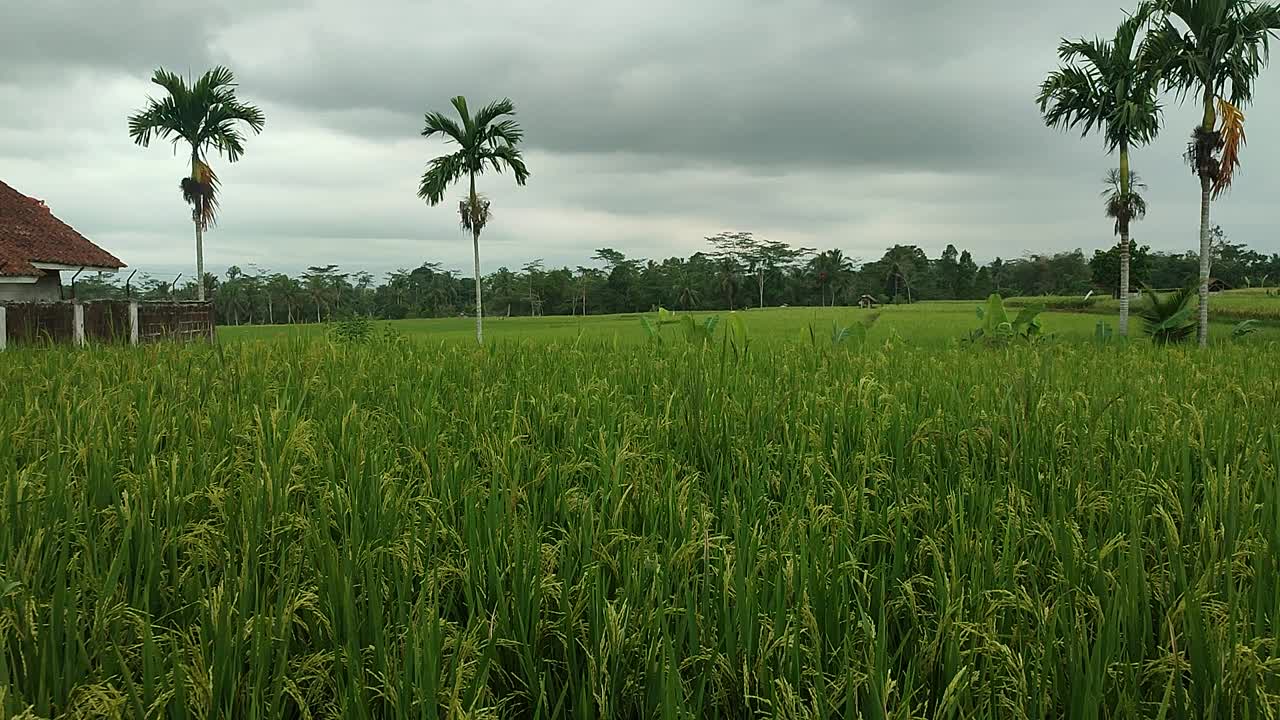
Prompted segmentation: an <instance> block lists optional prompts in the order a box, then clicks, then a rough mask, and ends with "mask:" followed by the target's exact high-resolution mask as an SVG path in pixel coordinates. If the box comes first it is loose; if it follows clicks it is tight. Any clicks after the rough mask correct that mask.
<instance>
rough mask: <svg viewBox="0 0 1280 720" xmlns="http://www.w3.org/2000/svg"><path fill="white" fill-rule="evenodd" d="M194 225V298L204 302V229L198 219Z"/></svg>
mask: <svg viewBox="0 0 1280 720" xmlns="http://www.w3.org/2000/svg"><path fill="white" fill-rule="evenodd" d="M195 225H196V299H197V300H199V301H200V302H204V231H203V230H202V229H201V228H200V220H199V219H196V220H195Z"/></svg>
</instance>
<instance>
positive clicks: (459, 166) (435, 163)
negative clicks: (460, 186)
mask: <svg viewBox="0 0 1280 720" xmlns="http://www.w3.org/2000/svg"><path fill="white" fill-rule="evenodd" d="M467 169H468V164H467V155H466V152H465V151H462V150H459V151H458V152H455V153H452V154H450V155H441V156H440V157H438V158H435V159H434V160H432V161H431V163H430V164H429V165H428V166H427V171H426V172H425V173H423V174H422V181H421V182H420V183H419V184H418V197H420V198H422V199H423V200H426V201H427V202H428V203H430V204H432V205H439V204H440V201H441V200H443V199H444V194H445V192H447V191H448V189H449V186H450V185H452V184H453V183H454V182H456V181H457V180H458V178H460V177H462V175H463V174H464V173H466V172H467Z"/></svg>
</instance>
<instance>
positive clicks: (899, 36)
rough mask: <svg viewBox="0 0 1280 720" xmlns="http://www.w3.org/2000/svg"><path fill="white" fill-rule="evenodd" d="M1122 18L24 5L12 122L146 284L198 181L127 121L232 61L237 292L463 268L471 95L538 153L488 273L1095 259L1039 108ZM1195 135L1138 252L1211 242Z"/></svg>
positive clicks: (5, 156) (1242, 213)
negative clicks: (725, 250)
mask: <svg viewBox="0 0 1280 720" xmlns="http://www.w3.org/2000/svg"><path fill="white" fill-rule="evenodd" d="M1121 17H1122V11H1121V9H1120V7H1119V5H1118V4H1117V3H1115V2H1114V0H1088V1H1086V2H1082V3H1075V4H1071V5H1070V6H1058V5H1052V4H1035V3H1022V2H1017V0H975V2H971V3H948V2H941V1H940V0H916V1H913V2H897V3H894V2H874V1H873V0H862V1H859V2H855V1H837V0H783V1H780V2H779V1H774V2H764V1H763V0H745V1H744V0H738V1H737V2H729V1H728V0H704V2H700V3H682V2H677V1H676V0H655V2H651V3H644V4H634V3H621V2H600V3H585V4H584V3H580V2H568V1H567V0H552V1H550V2H543V3H519V2H510V1H506V2H494V3H487V4H482V5H476V4H473V5H464V6H458V5H457V4H454V3H450V4H446V3H442V2H414V1H413V0H394V1H393V0H387V1H384V2H369V3H363V4H354V3H348V2H344V1H341V0H297V1H295V2H289V3H286V4H282V3H271V4H269V5H268V4H265V3H258V2H253V1H252V0H213V1H212V2H208V3H204V4H202V5H201V6H199V7H196V6H183V5H172V4H169V3H163V2H159V0H116V1H115V2H102V3H97V4H93V5H90V6H87V7H86V6H84V4H83V3H72V2H65V1H62V0H55V1H52V2H45V3H39V4H37V3H26V4H23V5H21V6H19V7H15V8H12V9H10V8H6V11H5V23H4V24H3V25H0V107H5V108H21V111H20V112H7V113H4V114H0V169H2V170H0V179H4V180H5V181H6V182H9V183H10V184H13V185H15V186H16V187H18V188H19V189H20V190H22V191H24V192H27V193H28V194H33V195H38V196H41V197H44V198H46V199H47V200H49V201H50V203H51V204H52V205H53V207H54V209H55V212H58V214H59V215H60V216H62V217H63V218H64V219H66V220H68V221H70V222H72V223H73V224H74V225H76V226H77V227H79V228H80V229H81V230H82V231H84V232H85V233H86V234H88V235H90V237H94V238H95V239H98V240H99V241H100V242H102V243H103V244H104V245H108V246H109V247H110V248H111V249H112V250H113V251H115V252H116V253H117V254H118V255H120V256H121V257H123V258H124V259H125V260H126V261H129V262H131V263H132V264H134V265H148V264H155V265H174V264H181V263H184V262H187V258H189V256H190V255H191V249H190V245H191V242H190V239H189V235H190V227H189V223H188V221H187V213H186V210H185V208H184V207H183V205H182V203H181V200H180V198H179V197H178V194H177V191H176V181H177V178H178V177H179V176H180V174H181V173H182V163H181V162H180V161H179V160H177V159H176V158H173V157H172V153H170V152H169V151H168V149H167V148H165V149H160V148H157V147H152V148H150V149H147V150H143V149H140V148H136V147H134V146H133V145H132V144H131V143H130V142H129V140H128V137H127V135H126V134H125V130H124V127H125V126H124V118H125V117H126V116H127V115H128V113H129V112H131V111H132V110H134V109H136V108H137V107H139V106H141V105H142V103H143V101H144V99H145V97H146V95H147V94H148V93H149V92H151V90H150V86H149V85H148V83H147V79H148V78H149V76H150V73H151V71H152V70H153V69H154V68H155V67H157V66H161V65H163V66H165V67H169V68H171V69H175V70H178V71H180V72H181V71H186V70H188V69H193V70H199V69H202V68H204V67H206V66H208V65H210V64H213V63H226V64H228V65H230V66H231V67H233V68H234V69H235V70H236V72H237V75H238V77H239V79H240V81H241V86H242V87H241V92H242V94H243V96H244V97H246V98H247V99H250V100H252V101H254V102H257V103H259V104H261V105H262V106H263V107H264V109H265V110H266V111H267V113H268V125H267V130H266V133H265V134H264V135H262V136H261V137H257V138H253V139H251V141H250V144H249V152H248V155H247V156H246V158H245V160H244V161H242V162H240V163H237V164H236V165H234V166H226V165H225V163H223V164H222V165H221V166H220V172H221V175H222V177H223V179H224V182H225V196H224V212H223V217H222V222H221V224H220V226H219V227H218V228H217V229H216V230H215V231H214V232H212V233H211V234H210V238H209V242H208V245H207V248H208V254H209V261H210V264H211V265H215V266H216V265H228V264H233V263H238V264H246V263H248V262H257V263H260V264H263V265H267V266H272V267H277V268H282V269H296V268H298V267H301V266H304V265H307V264H311V263H313V262H339V263H342V264H344V265H348V266H350V267H352V268H355V267H368V268H371V269H375V270H384V269H390V268H394V267H398V266H406V265H413V264H416V263H417V262H420V261H422V260H424V259H432V260H437V259H438V260H443V261H444V262H446V264H452V265H455V266H457V267H464V266H466V258H467V247H466V244H465V243H463V242H462V241H461V237H460V233H459V231H458V229H457V223H456V220H455V217H454V213H453V210H452V209H451V207H450V204H449V203H445V204H444V205H443V206H442V207H439V208H427V207H426V206H425V205H423V204H422V203H421V202H420V201H419V200H418V199H417V198H416V197H415V196H414V190H415V189H416V182H417V177H418V176H419V174H420V173H421V170H422V167H423V165H424V164H425V162H426V161H427V160H428V159H429V158H430V157H431V155H432V154H433V153H434V152H437V151H439V149H440V148H439V146H438V145H437V144H433V143H429V142H426V141H423V140H422V139H420V138H419V137H418V136H417V133H418V131H419V129H420V127H421V117H422V113H423V112H424V111H425V110H427V109H428V108H431V109H446V108H447V103H448V98H449V97H450V96H452V95H454V94H458V93H463V94H466V95H468V96H470V97H472V98H473V99H484V98H489V97H494V96H502V95H508V96H510V97H512V98H513V99H514V100H515V102H516V105H517V108H518V109H519V112H520V118H521V120H522V122H523V123H524V125H525V126H526V130H527V134H528V140H527V144H528V155H529V159H530V163H531V167H532V169H533V171H534V176H533V178H532V180H531V182H530V185H529V186H528V187H527V188H519V189H518V188H516V187H515V186H514V183H513V182H512V181H511V179H510V178H509V177H505V178H503V177H492V176H488V177H486V178H484V180H483V181H482V188H483V189H484V190H485V191H486V192H487V193H489V194H490V196H491V197H492V198H493V200H494V203H495V208H497V211H498V214H497V216H496V218H495V222H494V224H493V225H492V226H491V229H490V230H489V231H488V232H487V235H486V239H485V241H484V249H483V252H484V256H485V266H486V267H487V268H490V269H492V268H496V267H497V266H498V265H501V264H505V265H510V266H516V265H519V264H520V263H522V262H523V261H525V260H527V259H529V258H530V257H544V258H546V259H547V260H549V261H550V262H552V263H566V264H570V265H574V264H579V263H583V262H585V261H586V258H587V257H588V256H589V255H590V254H591V253H592V251H593V250H594V249H595V248H597V247H602V246H612V247H617V248H620V249H623V250H624V251H627V252H629V253H630V254H633V255H640V256H647V257H662V256H665V255H671V254H687V253H689V252H693V251H695V250H697V249H699V248H700V247H701V245H702V243H701V239H702V237H704V236H705V235H708V234H712V233H714V232H717V231H719V230H722V229H726V228H745V229H753V230H756V231H757V232H761V233H766V234H768V235H770V236H773V237H777V238H780V239H784V240H788V241H791V242H796V243H799V244H805V245H810V246H818V247H832V246H838V247H842V248H844V249H845V250H846V251H848V252H849V253H850V254H852V255H855V256H861V257H864V258H872V257H875V256H876V255H878V253H879V252H880V251H881V250H882V249H883V247H884V246H885V245H887V244H890V243H893V242H912V243H918V244H920V245H922V246H923V247H925V248H926V249H927V250H928V251H929V252H930V253H931V254H936V253H937V252H938V251H940V250H941V248H942V247H944V246H945V245H946V244H948V243H955V244H957V245H959V246H961V247H968V248H971V249H972V250H973V251H974V252H975V254H977V255H978V256H979V257H984V258H989V257H992V256H994V255H997V254H999V255H1004V256H1010V255H1018V254H1021V253H1023V252H1025V251H1043V250H1056V249H1067V248H1074V247H1083V248H1085V249H1092V248H1096V247H1100V246H1104V245H1108V244H1110V243H1111V242H1112V238H1111V237H1110V226H1109V224H1108V223H1107V221H1106V220H1105V218H1103V217H1102V216H1101V206H1100V203H1099V199H1098V191H1099V189H1100V183H1099V180H1100V178H1101V176H1102V175H1103V173H1104V172H1105V169H1106V167H1107V166H1108V164H1109V162H1111V160H1110V159H1108V158H1107V157H1106V156H1105V154H1104V152H1103V148H1102V144H1101V141H1100V140H1097V139H1094V138H1090V139H1087V140H1083V141H1082V140H1080V139H1079V138H1077V137H1074V136H1068V135H1064V134H1061V133H1057V132H1054V131H1050V130H1048V129H1045V128H1044V127H1043V126H1042V123H1041V121H1040V118H1039V114H1038V112H1037V109H1036V108H1035V106H1034V104H1033V102H1032V99H1033V97H1034V94H1035V89H1036V86H1037V84H1038V82H1039V80H1040V79H1041V78H1042V77H1043V76H1044V75H1045V73H1047V72H1048V71H1049V70H1051V69H1052V68H1053V67H1054V65H1055V62H1056V60H1055V48H1056V44H1057V42H1058V39H1059V37H1061V36H1064V35H1065V36H1077V35H1087V36H1091V35H1096V34H1102V35H1106V34H1108V33H1109V31H1110V30H1111V29H1112V28H1113V27H1114V25H1115V23H1116V22H1117V21H1118V20H1119V19H1120V18H1121ZM1258 97H1259V102H1258V104H1257V105H1256V106H1254V107H1253V108H1251V109H1250V113H1251V118H1252V121H1251V127H1252V133H1251V136H1250V137H1251V144H1250V146H1249V147H1248V149H1247V155H1246V157H1245V163H1246V166H1245V170H1244V174H1243V175H1242V176H1241V181H1240V185H1239V187H1238V188H1237V189H1236V190H1235V191H1234V193H1233V195H1232V196H1231V197H1229V198H1228V199H1226V200H1224V201H1223V202H1221V203H1219V204H1218V205H1216V206H1215V219H1216V220H1217V221H1219V222H1221V223H1222V224H1223V225H1224V227H1225V228H1226V229H1227V230H1228V233H1229V234H1230V235H1231V236H1232V237H1233V239H1237V240H1243V241H1246V242H1249V243H1250V244H1251V245H1253V246H1255V247H1256V248H1258V249H1260V250H1265V251H1268V252H1275V251H1280V244H1278V243H1277V241H1276V239H1275V237H1274V235H1273V233H1272V232H1271V230H1270V226H1271V224H1272V221H1273V216H1274V213H1273V211H1272V210H1271V202H1270V198H1271V195H1272V194H1273V192H1274V188H1275V187H1276V181H1275V179H1274V178H1275V172H1274V171H1273V170H1272V168H1274V167H1276V165H1277V163H1276V160H1280V142H1278V141H1277V140H1276V138H1274V137H1273V134H1271V133H1268V132H1266V118H1269V117H1273V116H1274V115H1275V111H1276V110H1280V70H1273V71H1272V73H1271V74H1268V75H1264V77H1263V79H1262V81H1261V83H1260V86H1259V88H1258ZM1194 116H1195V113H1194V110H1193V109H1184V108H1180V107H1178V106H1177V105H1176V104H1174V105H1171V106H1170V107H1169V108H1168V113H1167V126H1168V127H1167V129H1166V131H1165V132H1164V134H1163V136H1162V138H1161V139H1160V140H1159V141H1158V142H1157V143H1156V144H1155V145H1153V146H1152V147H1151V148H1146V149H1142V150H1139V151H1138V152H1137V153H1136V155H1135V165H1136V166H1137V167H1138V168H1139V169H1140V170H1141V171H1142V172H1143V174H1144V175H1145V177H1146V178H1147V181H1148V183H1149V184H1150V185H1151V190H1150V196H1149V199H1150V201H1151V206H1152V212H1151V214H1150V215H1149V218H1148V220H1147V221H1146V222H1145V223H1143V224H1141V225H1140V226H1139V228H1138V231H1137V237H1138V238H1139V240H1140V241H1142V242H1146V243H1149V244H1151V245H1152V246H1153V247H1157V248H1161V249H1183V248H1191V247H1192V246H1194V244H1195V222H1196V212H1197V207H1196V203H1195V201H1196V185H1195V182H1194V180H1193V179H1192V178H1191V177H1190V174H1189V172H1188V171H1187V170H1186V169H1185V168H1184V167H1183V166H1182V164H1181V159H1180V154H1181V148H1182V145H1183V143H1184V137H1185V135H1186V130H1187V129H1189V127H1190V125H1191V124H1192V123H1193V122H1194Z"/></svg>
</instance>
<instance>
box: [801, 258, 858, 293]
mask: <svg viewBox="0 0 1280 720" xmlns="http://www.w3.org/2000/svg"><path fill="white" fill-rule="evenodd" d="M809 269H810V270H811V271H812V272H813V273H814V275H816V276H817V278H818V288H819V290H820V292H821V294H822V306H823V307H826V305H827V290H828V289H830V290H831V305H832V306H833V307H834V306H835V304H836V292H835V290H836V287H837V286H838V285H839V284H840V282H841V280H842V278H843V277H844V276H845V275H846V274H847V273H849V272H851V271H852V270H853V261H852V260H850V259H849V258H847V257H845V255H844V252H843V251H841V250H839V249H838V248H836V249H831V250H826V251H824V252H820V253H818V254H817V255H815V256H814V257H813V259H812V260H810V261H809Z"/></svg>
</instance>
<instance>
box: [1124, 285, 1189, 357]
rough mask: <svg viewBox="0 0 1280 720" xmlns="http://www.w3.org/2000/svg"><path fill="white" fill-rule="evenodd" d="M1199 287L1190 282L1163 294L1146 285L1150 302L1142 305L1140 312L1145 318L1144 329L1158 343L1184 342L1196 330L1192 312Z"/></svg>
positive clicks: (1138, 313) (1147, 300)
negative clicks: (1174, 290)
mask: <svg viewBox="0 0 1280 720" xmlns="http://www.w3.org/2000/svg"><path fill="white" fill-rule="evenodd" d="M1197 293H1198V288H1197V287H1196V286H1195V285H1188V286H1186V287H1184V288H1182V289H1181V290H1178V291H1177V292H1172V293H1168V294H1166V295H1161V294H1160V293H1158V292H1156V291H1155V290H1152V289H1151V288H1150V287H1148V286H1146V285H1143V286H1142V294H1143V295H1144V296H1145V297H1146V302H1145V303H1143V304H1142V305H1141V306H1140V307H1139V308H1138V312H1137V315H1138V317H1140V318H1142V320H1143V331H1144V332H1145V333H1146V334H1147V335H1148V336H1149V337H1150V338H1151V341H1152V342H1154V343H1156V344H1157V345H1167V344H1171V343H1180V342H1184V341H1186V340H1188V339H1190V337H1191V333H1192V332H1193V331H1194V330H1195V321H1194V318H1193V317H1192V315H1193V314H1194V312H1195V310H1196V306H1195V305H1193V304H1192V302H1191V301H1192V300H1193V299H1194V298H1195V297H1196V295H1197Z"/></svg>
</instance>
